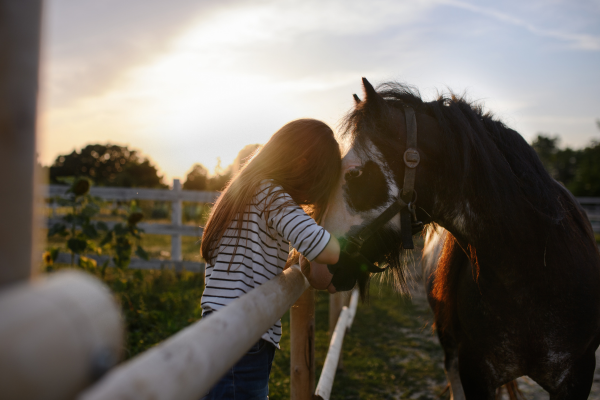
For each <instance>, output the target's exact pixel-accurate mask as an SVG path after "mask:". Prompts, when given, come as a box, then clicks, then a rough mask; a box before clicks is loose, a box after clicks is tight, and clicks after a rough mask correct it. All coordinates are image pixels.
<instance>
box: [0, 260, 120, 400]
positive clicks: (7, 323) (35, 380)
mask: <svg viewBox="0 0 600 400" xmlns="http://www.w3.org/2000/svg"><path fill="white" fill-rule="evenodd" d="M119 309H120V307H119V306H118V305H117V303H116V302H115V300H114V298H113V296H112V294H111V293H110V291H109V290H108V289H107V288H106V287H105V286H104V285H103V284H102V282H100V281H99V280H97V279H95V278H93V277H91V276H89V275H87V274H84V273H82V272H79V271H68V272H67V271H60V272H56V273H53V274H50V275H49V277H47V278H46V277H44V278H40V279H36V280H34V281H33V282H24V283H19V284H16V285H12V286H11V287H10V288H8V289H5V290H3V291H2V292H1V293H0V315H1V316H2V317H1V318H0V354H1V355H2V356H1V357H0V371H1V373H0V393H1V394H0V397H1V398H2V399H3V400H36V399H44V400H61V399H73V398H74V397H75V395H76V394H77V393H78V392H80V391H81V390H82V389H84V388H85V387H86V386H88V385H89V384H90V383H91V382H93V381H94V380H96V379H97V378H98V377H99V376H100V375H102V374H103V373H104V372H106V371H107V370H108V369H109V368H111V367H112V366H113V365H115V364H116V363H117V361H119V357H120V354H121V351H122V349H123V322H122V320H121V315H120V311H119Z"/></svg>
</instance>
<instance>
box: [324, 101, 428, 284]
mask: <svg viewBox="0 0 600 400" xmlns="http://www.w3.org/2000/svg"><path fill="white" fill-rule="evenodd" d="M404 116H405V119H406V145H407V146H406V147H407V148H406V151H405V152H404V157H403V159H404V164H405V165H406V168H405V171H404V187H403V188H402V190H401V192H400V196H399V197H398V198H397V199H396V200H395V201H394V202H393V203H392V204H391V205H390V206H389V207H388V208H386V209H385V210H384V211H383V212H382V213H381V214H380V215H379V216H377V218H375V219H374V220H373V221H371V222H370V223H369V224H367V225H365V226H363V227H362V228H361V229H360V230H359V231H358V232H357V233H355V234H354V235H350V236H347V237H346V238H343V239H342V240H341V241H340V245H341V250H340V252H341V253H345V254H344V255H345V256H346V257H345V258H347V257H349V258H350V259H352V260H353V261H355V262H357V263H359V264H360V265H365V264H366V266H367V268H368V270H369V272H373V273H378V272H383V271H385V270H386V269H387V267H385V268H381V267H378V266H376V265H375V264H374V263H372V262H371V261H370V260H369V259H368V258H367V257H365V256H364V255H363V254H362V252H361V251H362V247H363V245H364V243H365V242H366V241H367V240H368V239H369V238H370V237H371V236H373V235H374V234H375V233H376V232H377V231H378V230H379V229H381V228H382V227H383V226H384V225H385V224H387V223H388V222H389V221H390V220H391V219H392V218H394V216H395V215H396V214H398V213H400V234H401V235H402V247H404V248H405V249H414V247H415V246H414V243H413V240H412V235H414V234H415V233H418V232H420V231H421V230H422V229H423V222H421V221H418V220H417V215H416V212H415V211H416V206H415V203H416V201H417V192H416V191H415V176H416V173H417V165H419V162H420V161H421V157H420V156H419V151H418V150H417V119H416V117H415V111H414V110H413V109H412V108H410V107H406V108H404ZM340 258H341V257H340ZM332 272H334V271H332Z"/></svg>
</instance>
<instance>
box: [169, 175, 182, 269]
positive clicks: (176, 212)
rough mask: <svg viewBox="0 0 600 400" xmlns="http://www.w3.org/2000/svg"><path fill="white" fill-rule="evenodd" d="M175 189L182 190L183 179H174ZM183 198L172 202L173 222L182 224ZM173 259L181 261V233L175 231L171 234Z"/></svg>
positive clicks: (178, 224)
mask: <svg viewBox="0 0 600 400" xmlns="http://www.w3.org/2000/svg"><path fill="white" fill-rule="evenodd" d="M173 191H175V192H181V181H180V180H179V179H173ZM181 214H182V213H181V198H179V199H178V200H174V201H173V202H172V203H171V224H173V225H176V226H181ZM171 260H173V261H181V260H183V256H182V254H181V234H179V233H174V234H172V235H171Z"/></svg>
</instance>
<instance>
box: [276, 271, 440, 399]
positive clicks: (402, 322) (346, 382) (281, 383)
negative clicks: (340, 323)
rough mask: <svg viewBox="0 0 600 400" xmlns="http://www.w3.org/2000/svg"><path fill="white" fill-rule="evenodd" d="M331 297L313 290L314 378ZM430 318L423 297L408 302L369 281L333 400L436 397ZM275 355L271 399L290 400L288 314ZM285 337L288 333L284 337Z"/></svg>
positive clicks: (435, 347) (323, 350) (436, 350)
mask: <svg viewBox="0 0 600 400" xmlns="http://www.w3.org/2000/svg"><path fill="white" fill-rule="evenodd" d="M328 308H329V295H328V294H327V293H325V292H317V296H316V314H315V320H316V321H315V343H316V348H315V353H316V354H315V358H316V364H317V371H316V373H317V380H318V377H319V374H320V372H321V368H322V367H323V363H324V362H325V356H326V355H327V349H328V347H329V336H328V332H327V331H328V320H329V317H328V315H329V314H328V313H329V311H328ZM432 322H433V314H432V312H431V311H430V310H429V308H428V306H427V304H426V302H425V300H424V299H423V298H421V299H419V301H416V299H415V301H412V300H411V299H409V298H407V297H401V296H400V295H398V294H397V293H395V292H394V290H393V289H392V288H391V287H389V286H387V285H385V284H380V283H376V282H372V286H371V297H370V299H369V302H368V303H367V304H359V306H358V310H357V313H356V317H355V319H354V323H353V325H352V329H351V330H350V331H349V332H348V333H347V334H346V337H345V338H344V345H343V350H342V358H343V368H342V369H340V370H338V372H337V374H336V377H335V380H334V384H333V389H332V396H331V399H332V400H335V399H437V398H439V395H440V394H441V392H442V391H443V389H444V388H445V386H446V378H445V375H444V371H443V367H442V360H443V352H442V349H441V347H440V346H439V344H438V343H437V339H436V337H435V336H434V335H433V333H432V329H431V324H432ZM282 323H283V329H284V336H283V338H282V343H281V347H282V350H283V351H279V352H277V353H276V355H275V361H274V365H273V370H272V373H271V384H270V388H269V390H270V395H269V398H270V399H273V400H277V399H289V398H290V392H289V390H290V389H289V387H290V381H289V374H290V358H289V315H288V314H286V315H285V316H284V318H283V319H282ZM286 333H287V334H286Z"/></svg>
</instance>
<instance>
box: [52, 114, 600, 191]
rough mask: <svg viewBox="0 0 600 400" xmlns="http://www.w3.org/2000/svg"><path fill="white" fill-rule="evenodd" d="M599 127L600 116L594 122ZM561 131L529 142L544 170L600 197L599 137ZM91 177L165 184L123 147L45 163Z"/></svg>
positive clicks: (198, 181)
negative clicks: (565, 140) (584, 141)
mask: <svg viewBox="0 0 600 400" xmlns="http://www.w3.org/2000/svg"><path fill="white" fill-rule="evenodd" d="M596 123H597V125H598V129H600V120H598V121H597V122H596ZM560 140H561V139H560V137H559V136H550V135H547V134H543V133H541V134H538V135H537V137H536V138H535V139H534V140H533V141H532V143H531V146H532V147H533V148H534V150H535V151H536V153H537V155H538V157H539V158H540V160H541V162H542V164H543V165H544V167H545V168H546V170H547V171H548V173H549V174H550V175H551V176H552V177H553V178H554V179H556V180H558V181H559V182H561V183H563V184H564V185H565V186H566V187H567V189H569V190H570V191H571V193H573V194H574V195H575V196H591V197H600V141H598V140H592V141H591V142H590V143H589V144H588V145H587V146H586V147H584V148H582V149H572V148H570V147H568V146H567V147H561V146H560ZM259 147H260V145H258V144H251V145H247V146H245V147H244V148H243V149H242V150H241V151H240V152H239V153H238V156H237V157H236V160H235V161H234V162H233V163H232V164H231V165H229V166H227V167H226V168H222V167H220V165H218V166H217V168H216V171H215V172H216V173H215V174H214V175H210V174H209V171H208V169H207V168H206V167H204V166H203V165H202V164H200V163H197V164H194V165H193V166H192V167H191V169H190V171H189V172H188V173H187V175H186V179H185V181H184V183H183V189H184V190H208V191H220V190H223V188H224V187H225V185H226V184H227V182H228V181H229V180H230V179H231V177H232V176H233V174H234V173H236V172H237V170H238V169H239V167H240V166H241V165H242V164H243V162H244V160H246V159H247V158H248V157H249V156H251V155H252V154H253V153H254V152H255V151H256V150H257V149H258V148H259ZM74 176H75V177H84V178H88V179H91V180H92V181H93V182H94V184H95V185H97V186H116V187H143V188H165V187H167V185H166V184H165V183H164V182H163V178H162V176H160V175H159V174H158V169H157V168H156V166H154V165H153V164H152V163H151V162H150V161H149V160H148V158H146V157H142V156H140V154H139V153H138V151H136V150H131V149H129V148H128V147H126V146H118V145H111V144H106V145H103V144H90V145H87V146H86V147H84V148H83V149H81V151H73V152H72V153H71V154H67V155H61V156H58V157H57V158H56V160H55V161H54V163H53V164H52V165H51V166H50V168H49V177H50V183H61V182H62V179H64V178H66V177H74Z"/></svg>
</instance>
